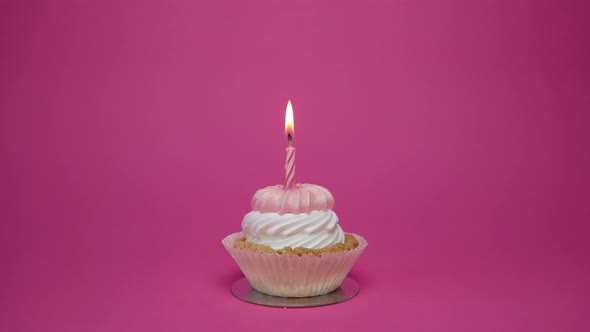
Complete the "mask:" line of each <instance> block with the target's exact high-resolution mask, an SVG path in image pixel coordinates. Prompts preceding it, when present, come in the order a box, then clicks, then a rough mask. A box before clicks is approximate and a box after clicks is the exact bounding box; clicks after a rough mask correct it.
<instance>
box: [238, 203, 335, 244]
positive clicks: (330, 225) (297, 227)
mask: <svg viewBox="0 0 590 332" xmlns="http://www.w3.org/2000/svg"><path fill="white" fill-rule="evenodd" d="M242 231H243V234H244V236H245V237H246V240H247V241H251V242H254V243H258V244H262V245H268V246H270V247H271V248H273V249H282V248H284V247H291V248H296V247H304V248H312V249H320V248H324V247H328V246H330V245H333V244H336V243H343V242H344V232H343V231H342V229H341V228H340V226H339V225H338V216H337V215H336V213H334V211H332V210H327V211H318V210H315V211H311V212H310V213H299V214H293V213H285V214H278V213H276V212H259V211H252V212H250V213H248V214H246V215H245V216H244V219H243V220H242Z"/></svg>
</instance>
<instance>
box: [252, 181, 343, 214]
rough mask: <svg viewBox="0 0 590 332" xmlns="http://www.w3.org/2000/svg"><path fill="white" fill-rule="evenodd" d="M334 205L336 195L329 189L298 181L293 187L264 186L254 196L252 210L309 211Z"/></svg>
mask: <svg viewBox="0 0 590 332" xmlns="http://www.w3.org/2000/svg"><path fill="white" fill-rule="evenodd" d="M333 207H334V197H333V196H332V194H331V193H330V191H328V189H326V188H324V187H322V186H318V185H315V184H309V183H298V184H296V185H295V186H294V187H293V188H292V189H288V190H285V186H283V185H280V184H279V185H276V186H270V187H266V188H262V189H260V190H258V191H256V193H255V194H254V197H252V210H254V211H260V212H276V213H278V214H285V213H295V214H297V213H309V212H311V211H314V210H321V211H326V210H330V209H332V208H333Z"/></svg>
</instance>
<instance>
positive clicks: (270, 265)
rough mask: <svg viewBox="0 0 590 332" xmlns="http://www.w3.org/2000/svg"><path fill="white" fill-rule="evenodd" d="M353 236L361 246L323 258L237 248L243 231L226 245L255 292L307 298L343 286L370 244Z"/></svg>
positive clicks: (358, 236) (323, 256) (228, 237)
mask: <svg viewBox="0 0 590 332" xmlns="http://www.w3.org/2000/svg"><path fill="white" fill-rule="evenodd" d="M351 234H352V233H351ZM352 235H353V236H354V237H355V238H356V239H357V240H358V242H359V245H358V247H356V248H355V249H352V250H346V251H339V252H330V253H326V254H323V255H322V256H319V257H318V256H297V255H293V256H287V255H279V254H267V253H261V252H255V251H250V250H246V249H240V248H234V241H235V240H236V239H240V238H243V235H242V232H238V233H233V234H230V235H228V236H227V237H226V238H225V239H223V241H222V243H223V245H224V247H225V249H227V251H228V252H229V254H230V255H231V256H232V257H233V259H234V260H235V261H236V263H237V264H238V266H239V267H240V269H241V270H242V272H243V273H244V275H245V276H246V279H248V281H249V282H250V285H251V286H252V287H253V288H254V289H256V290H258V291H259V292H262V293H265V294H269V295H274V296H283V297H307V296H316V295H322V294H326V293H329V292H331V291H333V290H335V289H337V288H338V287H340V284H341V283H342V281H343V280H344V278H345V277H346V275H347V274H348V272H349V271H350V269H351V268H352V265H353V264H354V262H355V261H356V260H357V258H358V257H359V256H360V255H361V253H362V252H363V250H364V249H365V248H366V247H367V244H368V243H367V240H365V239H364V238H363V237H362V236H360V235H356V234H352Z"/></svg>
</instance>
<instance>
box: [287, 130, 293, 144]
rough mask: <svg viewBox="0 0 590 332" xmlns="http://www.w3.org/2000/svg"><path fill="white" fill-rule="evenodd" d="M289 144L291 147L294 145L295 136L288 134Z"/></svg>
mask: <svg viewBox="0 0 590 332" xmlns="http://www.w3.org/2000/svg"><path fill="white" fill-rule="evenodd" d="M287 142H288V143H289V146H291V145H293V136H291V133H287Z"/></svg>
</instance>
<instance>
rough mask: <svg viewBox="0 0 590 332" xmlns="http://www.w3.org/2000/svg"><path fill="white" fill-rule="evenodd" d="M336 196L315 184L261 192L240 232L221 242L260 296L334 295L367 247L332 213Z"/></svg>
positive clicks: (273, 187)
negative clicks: (341, 225)
mask: <svg viewBox="0 0 590 332" xmlns="http://www.w3.org/2000/svg"><path fill="white" fill-rule="evenodd" d="M333 207H334V197H333V196H332V194H331V193H330V192H329V191H328V190H327V189H326V188H324V187H321V186H318V185H314V184H295V185H294V186H292V187H291V188H290V189H285V187H284V186H283V185H276V186H270V187H266V188H263V189H260V190H258V191H257V192H256V193H255V194H254V197H253V198H252V211H251V212H249V213H247V214H246V215H245V216H244V218H243V221H242V232H238V233H234V234H231V235H229V236H227V237H226V238H225V239H223V241H222V243H223V245H224V246H225V248H226V249H227V251H228V252H229V254H230V255H231V256H232V257H233V259H234V260H235V261H236V263H237V264H238V266H239V267H240V269H241V270H242V272H243V273H244V275H245V276H246V278H247V279H248V281H249V282H250V285H251V286H252V287H253V288H254V289H256V290H258V291H259V292H262V293H265V294H269V295H273V296H283V297H307V296H316V295H322V294H326V293H329V292H332V291H334V290H336V289H337V288H338V287H339V286H340V284H341V283H342V281H343V280H344V278H345V277H346V275H347V274H348V272H349V271H350V269H351V267H352V265H353V264H354V262H355V261H356V259H357V258H358V257H359V256H360V254H361V253H362V252H363V250H364V249H365V247H366V246H367V241H366V240H365V239H364V238H363V237H362V236H359V235H357V234H352V233H345V232H344V231H343V230H342V228H340V225H339V223H338V216H337V215H336V213H335V212H334V211H333V210H332V209H333Z"/></svg>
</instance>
